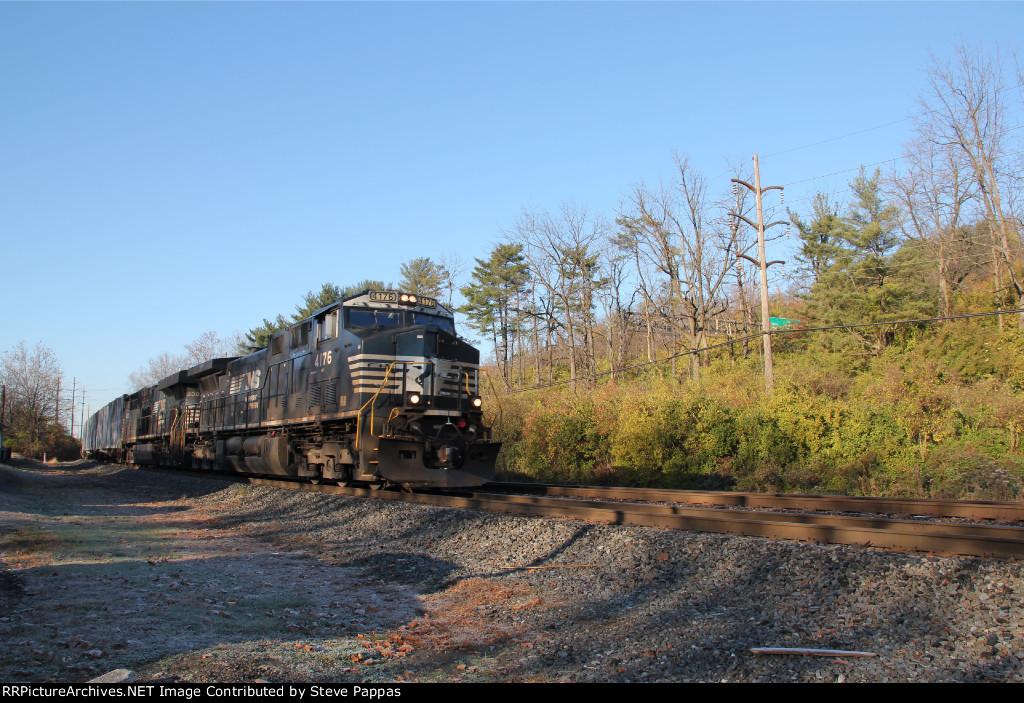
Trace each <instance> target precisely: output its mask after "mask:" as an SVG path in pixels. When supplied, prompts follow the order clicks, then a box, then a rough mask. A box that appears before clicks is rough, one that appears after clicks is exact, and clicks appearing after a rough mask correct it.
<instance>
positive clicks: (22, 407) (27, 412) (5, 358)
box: [0, 342, 63, 456]
mask: <svg viewBox="0 0 1024 703" xmlns="http://www.w3.org/2000/svg"><path fill="white" fill-rule="evenodd" d="M62 375H63V371H62V370H61V367H60V362H59V361H57V355H56V354H54V352H53V350H52V349H50V348H49V347H47V346H44V345H43V344H41V343H38V344H36V346H35V347H34V348H33V349H31V350H29V348H28V346H26V344H25V342H19V343H18V345H17V346H15V347H13V348H12V349H8V350H7V351H5V352H4V353H3V355H2V356H0V383H2V384H3V385H4V386H5V387H6V389H7V393H6V405H7V407H5V408H4V418H5V422H7V424H8V425H9V426H10V428H11V432H10V434H11V435H16V436H17V437H19V438H20V441H19V444H20V447H19V448H20V449H21V451H23V452H25V453H27V454H29V455H33V456H35V455H38V454H39V453H41V452H42V451H44V450H43V449H42V448H41V445H42V439H43V435H44V433H45V432H46V430H47V427H48V426H50V425H51V424H57V423H58V419H57V409H58V407H59V399H58V394H59V392H60V381H61V376H62Z"/></svg>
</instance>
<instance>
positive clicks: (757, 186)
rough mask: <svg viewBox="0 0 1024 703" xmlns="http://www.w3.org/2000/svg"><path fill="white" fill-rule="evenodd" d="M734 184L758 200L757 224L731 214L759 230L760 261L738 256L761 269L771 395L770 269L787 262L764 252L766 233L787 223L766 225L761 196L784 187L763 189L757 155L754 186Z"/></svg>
mask: <svg viewBox="0 0 1024 703" xmlns="http://www.w3.org/2000/svg"><path fill="white" fill-rule="evenodd" d="M732 182H733V183H739V184H740V185H742V186H746V187H747V188H749V189H750V190H752V191H754V197H755V198H756V199H757V222H756V223H754V222H751V221H750V220H748V219H747V218H746V217H744V216H743V215H741V214H740V213H738V212H731V213H729V214H730V215H732V216H733V217H738V218H739V219H741V220H743V221H744V222H746V223H747V224H748V225H750V226H751V227H753V228H754V229H756V230H757V256H758V258H759V259H760V260H755V259H752V258H750V257H749V256H747V255H746V254H737V256H741V257H743V258H744V259H746V260H747V261H749V262H750V263H752V264H754V265H755V266H757V267H759V268H760V269H761V332H762V336H763V339H764V388H765V390H766V391H767V392H768V393H771V392H772V388H774V387H775V370H774V368H773V366H772V334H771V328H772V321H771V315H770V314H769V312H768V267H769V266H771V265H772V264H784V263H786V262H785V261H767V256H766V255H765V251H764V231H765V230H766V229H768V228H769V227H774V226H775V225H783V224H786V223H785V222H783V221H781V220H779V221H776V222H771V223H769V224H767V225H766V224H765V223H764V209H763V208H762V206H761V196H762V195H763V194H764V193H767V192H768V191H769V190H779V191H781V190H782V186H768V187H767V188H762V187H761V169H760V167H759V166H758V163H757V154H754V185H750V184H749V183H747V182H746V181H741V180H740V179H738V178H733V179H732Z"/></svg>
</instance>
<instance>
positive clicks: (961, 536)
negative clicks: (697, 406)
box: [207, 474, 1024, 559]
mask: <svg viewBox="0 0 1024 703" xmlns="http://www.w3.org/2000/svg"><path fill="white" fill-rule="evenodd" d="M207 476H209V474H207ZM232 478H234V479H235V480H239V481H242V482H248V483H251V484H255V485H267V486H275V487H284V488H290V489H294V490H304V491H312V492H320V493H328V494H335V495H348V496H355V497H361V498H377V499H384V500H400V501H404V502H410V503H418V504H421V505H433V506H441V507H451V508H463V509H474V510H484V511H488V512H501V513H509V514H516V515H530V516H535V517H549V518H570V519H577V520H582V521H584V522H594V523H600V524H616V525H634V526H641V527H653V528H660V529H672V530H689V531H700V532H715V533H720V534H729V535H737V536H747V537H764V538H771V539H791V540H798V541H813V542H818V543H821V544H844V545H859V546H868V547H881V548H885V549H893V550H899V551H920V552H927V553H932V554H941V555H960V556H977V557H994V558H1001V559H1021V558H1024V528H1020V527H1014V526H1008V525H975V524H962V523H939V522H928V521H921V520H892V519H886V518H878V517H869V518H863V517H853V516H836V515H794V514H780V513H765V512H752V511H749V510H730V509H709V508H685V507H680V506H666V505H649V504H640V503H608V502H603V501H585V500H579V499H565V498H562V499H557V498H548V497H531V496H522V495H507V494H501V493H486V492H482V491H481V492H465V493H458V494H454V493H423V492H417V493H406V492H398V491H380V490H372V489H367V488H359V487H341V486H334V485H313V484H308V483H296V482H293V481H284V480H279V479H266V478H254V477H248V476H244V475H238V476H237V477H232Z"/></svg>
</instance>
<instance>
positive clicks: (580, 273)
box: [509, 203, 608, 383]
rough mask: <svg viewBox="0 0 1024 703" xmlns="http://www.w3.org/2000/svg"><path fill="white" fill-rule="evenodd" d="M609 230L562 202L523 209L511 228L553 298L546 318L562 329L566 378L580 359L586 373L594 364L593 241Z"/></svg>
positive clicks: (538, 280) (539, 281) (590, 372)
mask: <svg viewBox="0 0 1024 703" xmlns="http://www.w3.org/2000/svg"><path fill="white" fill-rule="evenodd" d="M607 229H608V228H607V225H606V223H605V222H604V220H603V219H602V218H600V217H592V216H590V215H589V213H588V212H587V210H586V208H585V207H583V206H581V205H578V204H575V203H565V204H563V205H562V206H561V208H560V209H559V211H558V213H556V214H551V213H549V212H543V213H534V212H530V211H524V212H523V214H522V215H520V217H518V218H517V219H516V224H515V229H514V231H513V232H511V233H509V235H510V237H511V238H512V239H513V240H515V241H516V242H518V243H519V244H521V245H522V247H523V255H524V256H525V257H526V260H527V262H528V263H529V265H530V273H531V275H532V277H533V280H534V281H535V282H536V283H537V284H539V285H541V286H542V287H543V288H544V289H545V291H546V292H547V294H548V296H549V301H550V302H551V303H554V305H552V310H551V312H552V313H553V314H552V316H551V317H550V318H549V321H550V322H551V323H552V324H553V325H555V326H557V327H558V328H559V329H561V330H562V331H564V332H565V335H566V338H567V344H568V350H567V352H568V357H569V378H570V380H571V381H573V382H574V383H575V382H576V380H577V379H578V378H579V375H580V373H579V370H580V365H581V364H582V366H583V370H584V372H585V373H586V375H587V376H588V377H592V376H593V373H594V369H595V351H594V303H595V297H594V295H595V287H596V285H597V282H596V281H595V277H596V274H597V268H598V265H597V249H596V246H597V244H598V242H600V241H602V240H603V238H604V234H605V233H606V232H607ZM557 316H560V318H561V319H559V318H558V317H557Z"/></svg>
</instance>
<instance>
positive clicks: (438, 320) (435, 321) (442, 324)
mask: <svg viewBox="0 0 1024 703" xmlns="http://www.w3.org/2000/svg"><path fill="white" fill-rule="evenodd" d="M412 324H414V325H434V326H435V327H439V328H441V329H442V330H444V331H445V332H447V333H448V334H455V330H454V329H453V327H452V321H451V320H450V319H449V318H447V317H438V316H437V315H427V314H425V313H422V312H413V313H412Z"/></svg>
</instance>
